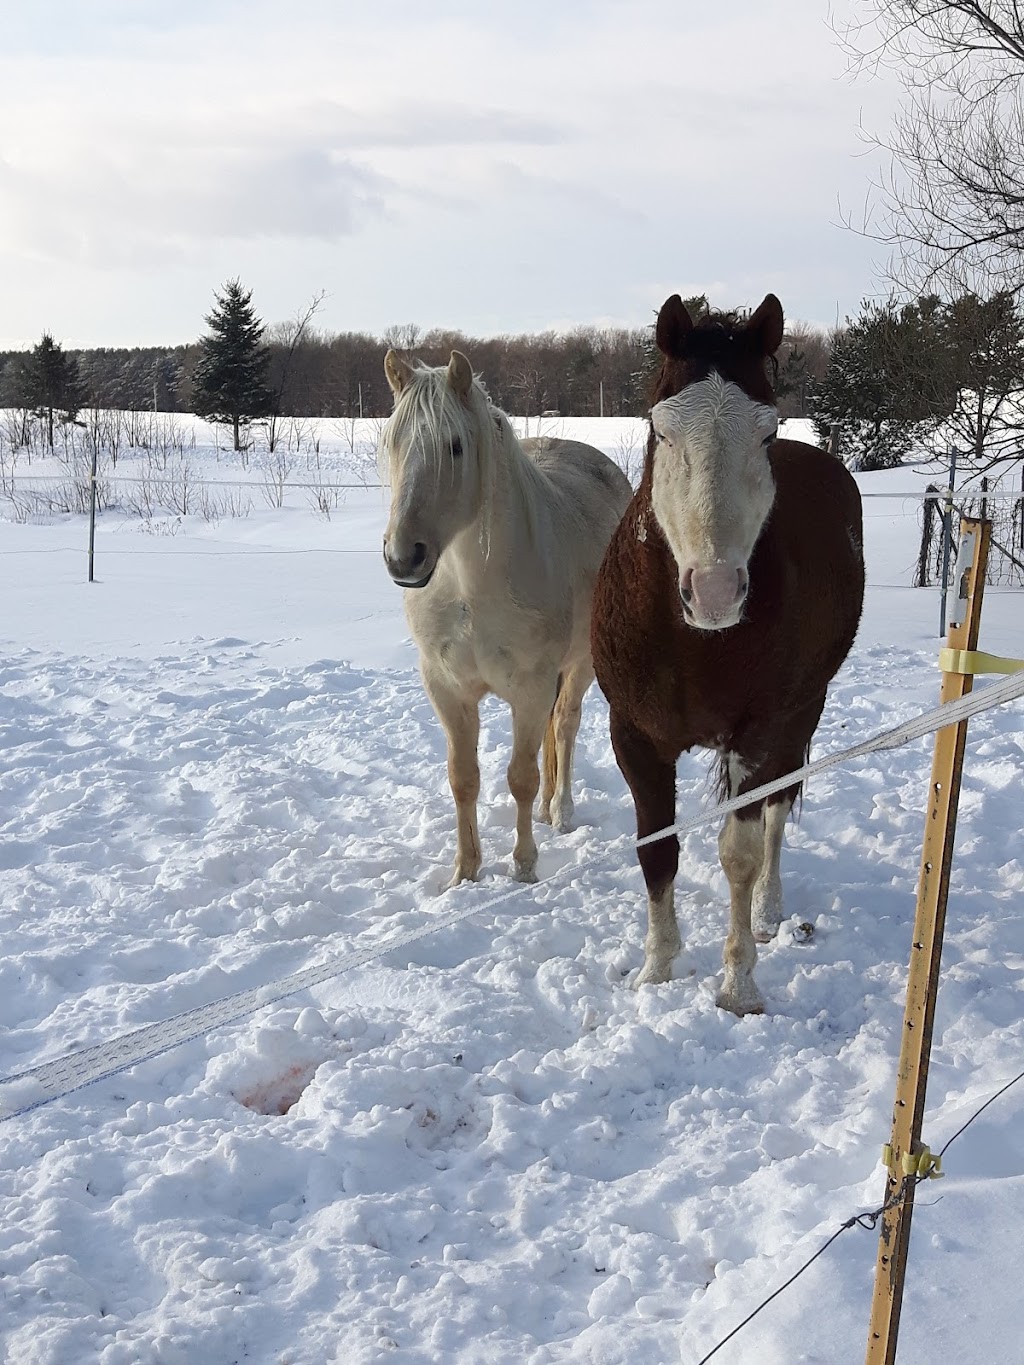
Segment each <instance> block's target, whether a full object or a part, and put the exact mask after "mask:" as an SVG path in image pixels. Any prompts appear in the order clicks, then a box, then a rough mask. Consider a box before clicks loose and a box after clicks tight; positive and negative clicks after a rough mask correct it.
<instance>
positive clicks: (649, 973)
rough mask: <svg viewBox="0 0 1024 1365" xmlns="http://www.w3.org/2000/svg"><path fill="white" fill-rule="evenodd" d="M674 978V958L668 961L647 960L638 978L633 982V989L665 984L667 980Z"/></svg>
mask: <svg viewBox="0 0 1024 1365" xmlns="http://www.w3.org/2000/svg"><path fill="white" fill-rule="evenodd" d="M671 980H672V960H671V958H670V959H669V961H668V962H658V961H653V962H652V961H647V962H645V963H644V965H643V966H642V967H641V968H640V971H639V973H638V975H637V978H636V980H635V981H634V982H633V989H634V990H635V991H636V990H639V989H640V987H641V986H663V985H664V984H665V982H666V981H671Z"/></svg>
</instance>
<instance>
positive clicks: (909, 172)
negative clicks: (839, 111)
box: [836, 0, 1024, 294]
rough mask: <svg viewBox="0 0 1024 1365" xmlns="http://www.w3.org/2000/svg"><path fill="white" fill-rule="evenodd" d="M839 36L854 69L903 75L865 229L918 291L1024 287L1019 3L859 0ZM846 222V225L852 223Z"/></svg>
mask: <svg viewBox="0 0 1024 1365" xmlns="http://www.w3.org/2000/svg"><path fill="white" fill-rule="evenodd" d="M859 10H860V11H861V13H862V14H864V15H865V16H866V17H864V18H863V19H862V20H861V21H859V22H855V23H852V24H847V25H842V26H838V25H837V27H836V31H837V33H838V36H839V38H840V41H841V42H842V44H843V46H844V48H845V49H846V52H847V54H848V56H849V57H850V59H851V64H852V68H853V69H854V70H855V71H872V70H877V69H878V68H880V67H891V68H892V69H893V70H895V71H896V72H897V73H898V75H899V77H900V79H901V81H902V82H903V85H904V88H905V90H906V100H905V102H904V104H903V106H902V108H901V110H900V112H899V113H898V115H897V117H896V120H895V123H894V126H893V128H892V130H891V132H890V133H889V134H888V136H885V137H877V136H871V137H870V140H871V141H872V142H874V143H875V145H876V146H878V147H879V148H881V149H883V150H884V151H886V152H888V153H889V156H890V164H889V169H888V171H887V172H886V173H885V174H884V176H883V178H882V180H881V182H880V184H879V186H878V188H879V191H880V199H879V202H878V203H877V204H876V205H874V206H869V207H868V209H867V210H866V212H865V216H864V221H863V223H861V224H859V225H858V227H859V230H862V231H865V232H866V233H867V234H868V235H871V236H874V237H875V238H876V239H877V240H880V241H882V242H885V243H886V244H888V245H889V246H891V247H892V248H893V249H894V254H893V258H892V260H891V262H890V273H891V274H892V277H893V279H894V280H895V281H896V283H898V284H899V285H901V286H902V287H904V288H908V289H911V290H914V291H919V290H922V289H924V288H926V287H928V288H930V287H935V286H936V285H938V286H940V287H941V288H942V290H943V292H945V293H949V294H955V293H964V292H968V291H976V292H979V293H982V294H984V293H987V292H989V290H991V289H992V288H993V287H995V288H1005V287H1010V288H1014V289H1017V288H1020V286H1021V284H1022V283H1024V268H1022V260H1024V256H1022V251H1024V155H1022V153H1024V102H1022V81H1024V9H1022V7H1021V6H1020V4H1019V3H1018V0H861V2H860V4H859ZM847 221H848V222H849V218H848V220H847Z"/></svg>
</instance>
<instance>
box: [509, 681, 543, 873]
mask: <svg viewBox="0 0 1024 1365" xmlns="http://www.w3.org/2000/svg"><path fill="white" fill-rule="evenodd" d="M552 700H553V698H552V696H551V693H550V692H548V691H547V689H544V694H543V695H542V696H540V697H538V696H536V695H533V696H529V697H525V698H519V699H518V700H517V701H516V702H515V703H514V704H513V706H512V757H511V759H510V761H509V765H508V786H509V790H510V791H511V793H512V795H513V797H514V798H515V803H516V842H515V847H514V848H513V850H512V875H513V876H514V877H515V879H516V881H520V882H535V881H536V880H537V843H536V840H535V839H534V837H533V803H534V801H535V800H536V798H537V792H538V791H539V790H540V772H539V770H538V767H537V755H538V753H539V751H540V747H541V743H542V742H543V739H544V731H545V728H546V727H547V725H548V722H549V720H550V717H551V706H552Z"/></svg>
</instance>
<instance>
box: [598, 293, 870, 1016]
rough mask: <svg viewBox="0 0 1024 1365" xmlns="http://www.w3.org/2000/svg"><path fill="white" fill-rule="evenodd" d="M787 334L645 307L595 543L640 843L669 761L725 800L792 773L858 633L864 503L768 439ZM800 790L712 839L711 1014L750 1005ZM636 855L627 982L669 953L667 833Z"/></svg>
mask: <svg viewBox="0 0 1024 1365" xmlns="http://www.w3.org/2000/svg"><path fill="white" fill-rule="evenodd" d="M782 327H783V318H782V305H781V304H780V303H779V301H778V299H777V298H776V297H775V296H774V294H769V295H768V296H767V298H766V299H765V300H764V302H763V303H762V304H761V306H760V307H759V308H758V309H757V311H756V312H755V313H754V314H753V315H752V316H751V317H750V318H749V319H748V320H747V321H746V322H745V323H744V322H740V321H739V320H737V318H736V317H735V316H733V315H731V314H712V315H711V316H709V317H706V318H703V319H701V321H699V322H698V323H696V324H694V323H693V322H692V321H691V318H690V315H689V313H688V312H687V311H686V308H685V307H684V306H683V303H682V300H681V299H680V298H679V296H678V295H677V294H674V295H673V296H672V298H670V299H669V300H668V301H667V302H666V303H665V304H664V306H663V307H662V309H661V312H660V313H659V314H658V325H657V333H656V336H657V343H658V349H659V350H660V351H661V353H662V355H663V356H664V361H663V363H662V367H661V373H660V375H659V377H658V381H657V385H656V388H655V391H654V400H655V401H654V405H653V407H652V409H651V431H650V436H649V439H648V444H647V455H646V460H645V463H644V473H643V478H642V480H641V483H640V487H639V489H638V490H637V493H636V495H635V496H634V498H633V501H632V502H631V503H630V505H629V508H628V509H627V511H626V514H625V516H624V517H623V519H622V522H621V523H620V525H619V527H618V530H617V531H616V532H615V534H614V536H613V537H612V540H611V543H610V544H609V546H608V551H607V553H606V555H605V558H604V562H603V564H602V566H601V571H600V574H599V575H598V581H597V586H596V588H595V592H594V607H593V617H592V643H593V656H594V666H595V669H596V671H597V680H598V682H599V684H600V686H601V689H602V691H603V692H604V694H605V696H606V697H607V698H608V703H609V706H610V709H611V737H612V745H613V747H614V750H615V756H616V758H617V759H618V763H619V767H620V768H621V769H622V773H623V775H624V777H625V779H626V781H627V783H628V784H629V787H630V790H631V792H632V794H633V801H634V804H635V806H636V822H637V837H638V838H643V837H644V836H645V835H647V834H651V833H653V832H655V831H656V830H659V829H664V828H665V827H666V826H668V825H671V824H672V823H673V822H674V819H675V777H676V770H675V764H676V759H677V758H678V757H679V754H680V753H681V752H682V751H683V750H684V749H689V748H691V746H693V745H698V746H701V747H704V748H707V749H713V750H715V751H717V753H718V754H719V761H720V778H719V785H720V789H721V790H722V791H723V792H727V793H728V794H729V795H730V796H736V795H738V794H741V793H743V792H745V791H749V790H750V789H751V788H753V787H756V786H759V785H760V784H761V783H764V782H769V781H771V780H772V779H774V778H778V777H782V776H784V775H785V774H786V773H788V772H791V771H792V770H793V769H794V768H798V767H800V765H801V764H803V763H804V762H805V761H806V755H807V751H808V748H809V746H810V742H811V737H812V735H813V734H814V730H815V727H816V726H817V724H818V720H819V717H820V716H821V711H822V707H823V706H824V704H825V689H826V687H827V685H828V683H829V681H830V680H831V678H832V677H833V675H834V674H835V672H836V670H837V669H838V668H839V666H840V664H841V663H842V662H843V660H844V659H845V658H846V655H847V653H848V651H849V649H850V646H851V644H852V643H853V638H854V635H855V634H856V631H857V623H858V621H859V620H860V613H861V605H862V599H863V595H864V560H863V555H862V550H861V508H860V494H859V493H858V491H857V486H856V484H855V483H854V481H853V478H852V477H851V475H850V474H849V473H848V472H847V470H846V468H845V467H844V466H843V465H842V464H841V463H840V462H839V460H837V459H835V458H834V457H833V456H831V455H827V454H825V453H824V451H821V450H818V449H816V448H815V447H814V446H810V445H805V444H803V443H802V442H799V441H787V440H778V439H776V436H777V431H778V420H779V419H778V412H777V409H776V406H775V393H774V389H773V384H772V379H773V378H774V374H775V368H776V367H775V361H774V354H775V351H776V350H777V348H778V346H779V343H780V342H781V340H782ZM769 374H771V376H772V378H770V377H769ZM799 791H800V786H799V784H795V785H794V786H792V787H790V788H788V789H787V790H786V791H785V792H783V793H781V794H779V795H777V796H774V797H771V798H769V800H768V801H767V802H758V803H757V804H755V805H752V806H748V807H746V808H745V809H743V810H741V811H738V812H735V813H733V814H730V815H729V816H727V817H726V821H725V824H724V826H723V828H722V831H721V834H720V835H719V840H718V847H719V855H720V857H721V860H722V867H723V869H724V871H725V875H726V877H727V878H728V881H729V896H730V915H731V923H730V931H729V937H728V939H727V941H726V945H725V978H724V981H723V983H722V989H721V991H720V992H719V995H718V1004H719V1005H720V1006H721V1007H722V1008H723V1009H727V1010H732V1011H733V1012H734V1013H735V1014H751V1013H756V1012H760V1011H761V1010H762V1009H763V1004H762V1001H761V997H760V995H759V993H758V990H757V986H756V985H755V983H754V976H753V970H754V965H755V963H756V961H757V950H756V948H755V946H754V942H755V939H757V940H758V941H760V942H767V941H768V940H769V939H770V938H772V937H773V935H774V934H775V932H776V930H777V929H778V927H779V923H780V921H781V919H782V886H781V882H780V880H779V856H780V853H781V849H782V838H783V829H784V825H785V821H786V817H787V815H788V813H789V811H790V809H791V807H792V805H793V802H794V801H795V799H796V797H797V796H798V794H799ZM638 854H639V859H640V866H641V868H642V870H643V874H644V880H645V882H646V884H647V895H648V924H647V939H646V942H645V945H644V947H645V960H644V966H643V969H642V971H641V972H640V975H639V977H638V979H637V983H636V984H637V985H640V984H641V983H644V982H661V981H667V980H668V979H669V977H670V975H671V971H672V960H673V958H674V957H675V956H676V954H677V953H678V951H679V948H680V940H679V929H678V927H677V925H676V915H675V906H674V902H673V890H672V888H673V881H674V879H675V875H676V869H677V867H678V864H679V841H678V839H676V837H675V836H674V835H671V836H667V837H666V838H663V839H660V840H657V841H656V842H654V843H652V844H648V845H646V846H644V847H643V848H641V849H639V850H638Z"/></svg>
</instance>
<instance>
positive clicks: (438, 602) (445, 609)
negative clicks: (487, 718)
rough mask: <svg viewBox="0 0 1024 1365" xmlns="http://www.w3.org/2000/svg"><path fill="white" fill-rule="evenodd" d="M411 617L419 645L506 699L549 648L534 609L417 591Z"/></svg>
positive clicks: (465, 678) (447, 666) (459, 674)
mask: <svg viewBox="0 0 1024 1365" xmlns="http://www.w3.org/2000/svg"><path fill="white" fill-rule="evenodd" d="M407 615H408V618H409V623H410V625H411V626H412V630H413V636H414V638H415V640H416V643H417V645H418V646H419V648H420V649H421V650H422V651H423V652H424V653H425V654H426V655H428V656H429V657H431V658H433V659H435V660H437V661H438V662H440V663H441V664H442V665H443V666H444V668H445V669H446V671H447V672H449V673H450V674H452V675H453V676H455V677H457V678H458V679H460V680H462V681H465V682H468V683H471V684H473V685H474V686H482V687H484V688H486V689H487V690H488V691H491V692H494V693H496V694H497V695H498V696H504V697H507V696H508V695H509V693H510V692H512V691H514V690H515V688H516V682H517V678H518V676H519V674H520V672H521V671H522V669H523V668H524V666H528V668H529V669H530V670H532V667H533V666H534V664H536V662H537V661H538V660H540V659H542V658H543V657H544V656H545V655H546V654H547V653H549V652H550V645H551V642H550V640H549V639H548V638H547V633H546V632H545V631H542V630H539V629H538V622H537V618H536V615H535V613H532V612H524V611H517V610H515V609H514V608H513V607H512V605H511V603H510V602H509V600H508V598H507V597H505V598H504V599H503V600H501V601H500V602H497V603H495V602H490V601H489V600H486V599H484V600H481V601H467V600H465V599H463V598H461V597H458V596H448V595H442V594H438V595H437V596H436V597H427V596H426V594H424V595H423V596H422V597H420V596H419V595H417V597H416V598H415V599H414V601H412V602H410V603H409V604H408V610H407Z"/></svg>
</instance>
